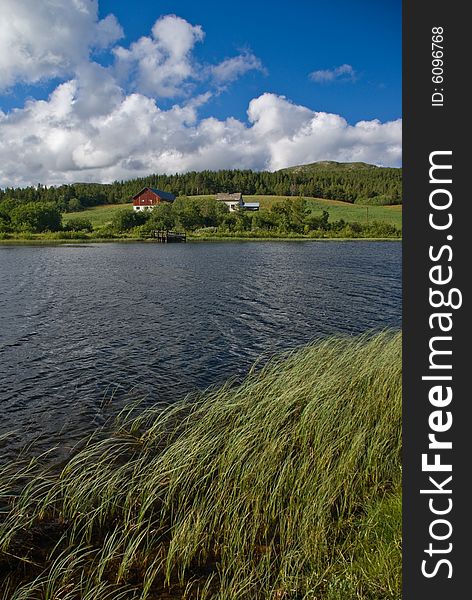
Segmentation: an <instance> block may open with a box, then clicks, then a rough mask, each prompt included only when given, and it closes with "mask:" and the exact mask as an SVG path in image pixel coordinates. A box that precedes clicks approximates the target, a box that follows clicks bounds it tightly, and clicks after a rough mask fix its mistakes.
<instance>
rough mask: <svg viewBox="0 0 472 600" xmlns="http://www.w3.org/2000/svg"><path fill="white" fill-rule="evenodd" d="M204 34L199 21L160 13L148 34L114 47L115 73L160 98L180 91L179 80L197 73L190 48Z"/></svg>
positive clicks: (177, 93)
mask: <svg viewBox="0 0 472 600" xmlns="http://www.w3.org/2000/svg"><path fill="white" fill-rule="evenodd" d="M204 35H205V34H204V32H203V30H202V28H201V26H200V25H191V24H190V23H188V22H187V21H185V20H184V19H182V18H180V17H177V16H176V15H166V16H164V17H161V18H160V19H158V20H157V21H156V23H155V24H154V27H153V28H152V36H151V37H142V38H140V39H139V40H138V41H137V42H134V43H133V44H131V46H130V48H129V49H127V48H123V47H121V46H120V47H117V48H114V49H113V53H114V55H115V58H116V65H115V70H116V71H115V72H116V74H117V77H118V79H119V80H120V81H121V82H122V83H123V84H124V85H128V86H131V88H132V89H133V90H134V91H139V92H141V93H143V94H147V95H157V96H159V97H161V98H162V97H163V98H172V97H175V96H177V95H179V94H182V93H183V90H182V84H183V83H184V82H186V81H188V80H189V79H191V78H195V77H197V70H196V67H195V64H194V60H193V57H192V55H191V51H192V50H193V48H194V46H195V44H196V43H197V42H201V41H202V40H203V38H204Z"/></svg>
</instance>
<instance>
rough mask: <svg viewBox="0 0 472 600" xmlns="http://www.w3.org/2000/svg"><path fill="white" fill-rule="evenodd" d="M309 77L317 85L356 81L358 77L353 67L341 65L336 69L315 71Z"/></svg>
mask: <svg viewBox="0 0 472 600" xmlns="http://www.w3.org/2000/svg"><path fill="white" fill-rule="evenodd" d="M309 77H310V79H311V80H312V81H315V82H316V83H334V82H335V81H342V82H346V81H355V80H356V77H357V76H356V72H355V71H354V69H353V68H352V67H351V65H341V66H339V67H336V68H334V69H326V70H322V71H313V72H312V73H310V75H309Z"/></svg>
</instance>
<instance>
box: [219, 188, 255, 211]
mask: <svg viewBox="0 0 472 600" xmlns="http://www.w3.org/2000/svg"><path fill="white" fill-rule="evenodd" d="M216 199H217V200H221V202H224V203H225V204H226V206H227V207H228V209H229V212H236V211H238V210H259V202H244V200H243V195H242V194H241V192H236V193H235V194H216Z"/></svg>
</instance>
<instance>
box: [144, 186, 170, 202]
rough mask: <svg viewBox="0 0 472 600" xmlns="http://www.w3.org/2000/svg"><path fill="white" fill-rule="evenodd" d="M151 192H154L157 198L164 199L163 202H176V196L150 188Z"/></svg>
mask: <svg viewBox="0 0 472 600" xmlns="http://www.w3.org/2000/svg"><path fill="white" fill-rule="evenodd" d="M149 189H150V190H151V192H154V193H155V194H156V195H157V196H159V197H160V198H162V199H163V200H175V196H174V194H171V193H170V192H163V191H162V190H158V189H156V188H149Z"/></svg>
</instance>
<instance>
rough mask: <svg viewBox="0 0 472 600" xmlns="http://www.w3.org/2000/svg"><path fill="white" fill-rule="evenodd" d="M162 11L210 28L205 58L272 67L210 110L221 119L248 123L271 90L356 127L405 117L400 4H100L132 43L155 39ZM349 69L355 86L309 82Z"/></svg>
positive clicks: (106, 0) (115, 0)
mask: <svg viewBox="0 0 472 600" xmlns="http://www.w3.org/2000/svg"><path fill="white" fill-rule="evenodd" d="M138 6H139V8H138ZM156 8H158V11H159V13H160V14H169V13H175V14H177V15H179V16H181V17H183V18H185V19H187V20H188V21H190V22H191V23H194V24H200V25H202V26H203V29H204V30H205V33H206V37H205V42H204V44H201V45H200V46H199V47H198V49H197V54H198V56H199V57H201V58H202V59H204V60H205V59H206V60H208V61H210V62H215V61H217V60H220V59H223V58H225V57H229V56H232V55H233V54H235V53H237V52H238V50H240V49H241V48H245V47H249V48H250V49H251V50H252V51H253V52H254V54H255V55H256V56H258V57H259V58H260V59H261V61H262V63H263V65H264V66H265V67H266V69H267V71H268V73H267V75H266V76H264V75H262V74H257V75H255V74H250V75H249V74H248V75H247V76H246V78H245V80H244V82H243V84H244V85H239V86H234V88H232V89H231V90H230V91H229V92H228V93H227V94H225V95H224V96H223V97H219V98H218V101H215V102H214V103H213V104H212V106H211V107H208V111H210V109H212V112H213V114H214V115H215V116H218V117H220V118H224V117H227V116H229V115H234V116H237V117H238V118H245V116H246V110H247V105H248V102H249V100H250V99H251V98H254V97H255V96H257V95H259V94H261V93H263V92H267V91H269V92H274V93H277V94H283V95H286V96H287V97H289V98H291V99H292V100H293V101H294V102H296V103H300V104H304V105H305V106H309V107H310V108H313V109H314V110H322V111H327V112H335V113H339V114H341V115H343V116H344V117H345V118H346V119H347V120H348V121H349V122H355V121H359V120H361V119H375V118H378V119H380V120H381V121H386V120H393V119H397V118H399V117H401V77H402V71H401V62H402V56H401V48H402V37H401V14H402V13H401V1H395V0H393V1H392V0H382V1H378V0H377V1H375V0H368V1H366V0H364V1H356V2H352V1H351V2H348V1H345V0H338V1H335V2H326V1H323V2H320V1H318V0H311V1H310V0H293V1H291V2H287V1H285V2H280V1H278V2H277V1H276V2H271V3H266V2H261V1H257V0H256V1H254V0H252V1H248V0H239V1H238V2H233V3H231V2H225V3H223V2H205V0H201V1H199V2H195V1H187V0H185V1H180V2H175V1H174V2H172V1H164V2H153V1H149V0H147V1H140V2H137V3H134V2H129V0H102V1H101V2H100V9H101V13H102V14H103V15H105V14H108V13H109V12H113V13H114V14H115V15H116V16H117V17H118V20H119V21H120V22H121V23H122V24H123V25H124V29H125V34H126V38H125V41H128V42H130V41H132V40H135V39H137V38H138V37H140V36H142V35H147V34H148V32H149V28H150V25H151V24H152V23H153V22H154V20H155V19H156V15H157V13H156ZM342 64H350V65H352V67H353V68H354V69H355V71H356V73H357V74H358V77H357V79H356V82H355V84H352V83H344V84H343V83H337V84H331V85H327V84H316V83H314V82H313V81H311V80H310V79H309V77H308V75H309V73H311V72H312V71H315V70H319V69H332V68H335V67H337V66H339V65H342Z"/></svg>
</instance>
